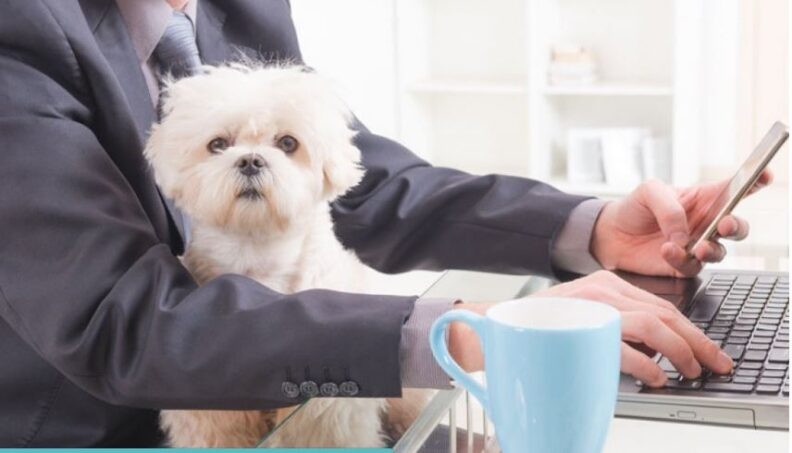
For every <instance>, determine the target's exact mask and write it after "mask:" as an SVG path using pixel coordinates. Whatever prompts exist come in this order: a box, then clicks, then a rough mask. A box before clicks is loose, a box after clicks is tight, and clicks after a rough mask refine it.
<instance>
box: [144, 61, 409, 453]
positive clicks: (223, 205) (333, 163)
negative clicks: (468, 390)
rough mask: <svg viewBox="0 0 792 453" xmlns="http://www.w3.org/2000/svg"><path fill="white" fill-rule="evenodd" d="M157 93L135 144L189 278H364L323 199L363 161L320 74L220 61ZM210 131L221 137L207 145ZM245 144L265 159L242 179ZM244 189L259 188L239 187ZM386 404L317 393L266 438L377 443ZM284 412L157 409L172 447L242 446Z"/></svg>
mask: <svg viewBox="0 0 792 453" xmlns="http://www.w3.org/2000/svg"><path fill="white" fill-rule="evenodd" d="M165 99H166V101H165V103H164V105H163V118H164V119H163V120H162V122H161V123H160V124H158V125H155V126H154V128H153V129H152V133H151V136H150V139H149V141H148V144H147V147H146V150H145V155H146V157H147V159H148V160H149V162H150V163H151V165H152V167H153V169H154V174H155V178H156V181H157V183H158V184H159V185H160V188H161V189H162V191H163V193H164V194H165V196H167V197H170V198H171V199H173V200H174V202H175V203H176V205H177V206H178V207H179V208H180V209H182V210H183V211H184V212H185V213H186V214H187V215H188V216H189V218H190V221H191V232H192V239H191V243H190V244H188V247H187V251H186V254H185V257H184V263H185V264H186V266H187V267H188V269H190V271H191V272H192V273H193V275H194V276H195V278H196V280H197V281H198V282H199V283H200V282H205V281H207V280H209V279H211V278H213V277H215V276H217V275H220V274H224V273H237V274H243V275H246V276H249V277H251V278H253V279H255V280H257V281H259V282H261V283H262V284H264V285H266V286H268V287H270V288H272V289H275V290H277V291H279V292H282V293H293V292H297V291H301V290H305V289H310V288H328V289H334V290H343V291H354V292H364V291H366V290H367V289H368V288H367V287H366V281H367V278H368V277H367V274H368V273H370V272H373V271H372V270H370V269H369V268H367V267H366V266H364V265H363V264H362V263H361V262H360V261H359V260H358V259H357V257H356V256H355V255H354V254H353V253H351V252H349V251H347V250H345V249H344V248H343V247H342V245H341V244H340V243H339V242H338V240H337V238H336V237H335V234H334V232H333V225H332V220H331V217H330V212H329V202H331V201H332V200H334V199H335V198H337V197H338V196H339V195H342V194H344V193H345V192H347V191H348V190H349V189H350V188H352V187H354V186H355V185H357V184H358V183H359V181H360V180H361V178H362V177H363V170H362V169H361V167H360V165H359V161H360V151H359V150H358V149H357V148H356V147H355V146H354V145H353V144H352V138H353V136H354V132H353V131H352V130H350V128H349V127H348V124H349V121H350V116H351V115H350V113H349V111H348V110H347V108H346V107H345V105H344V103H343V102H342V101H341V100H340V99H339V98H338V97H337V96H336V95H335V94H334V90H333V89H332V87H331V86H330V85H329V84H328V82H327V81H326V80H324V79H323V78H322V77H320V76H319V75H317V74H315V73H310V72H306V71H303V70H301V69H300V68H298V67H256V66H252V67H251V66H242V65H235V66H225V67H218V68H210V69H208V72H207V73H205V74H200V75H197V76H193V77H190V78H187V79H183V80H180V81H177V82H171V83H169V84H168V86H167V88H166V97H165ZM284 134H288V135H291V136H293V137H295V138H296V139H297V140H298V142H299V148H298V149H297V151H296V152H294V153H293V154H287V153H284V151H282V150H281V149H279V148H278V147H277V146H276V142H277V140H278V139H279V138H280V137H282V136H283V135H284ZM216 137H222V138H225V139H227V140H228V141H229V142H230V144H231V146H230V147H228V148H227V149H225V150H224V151H222V152H221V153H210V152H209V151H208V148H207V145H208V143H209V142H210V141H211V140H212V139H214V138H216ZM249 154H255V155H257V156H259V157H260V158H261V159H263V160H264V161H265V162H266V166H265V168H263V171H262V172H261V173H260V175H258V176H257V177H255V178H252V179H251V178H246V177H243V176H242V175H241V174H240V173H239V172H238V169H237V168H236V166H235V164H236V162H237V159H239V158H240V157H241V156H244V155H249ZM251 189H252V190H253V191H255V192H256V193H258V194H259V195H260V196H259V197H258V198H251V197H241V196H240V194H241V193H242V192H243V191H245V190H247V191H250V190H251ZM262 347H266V345H262ZM229 352H230V351H229ZM420 403H421V396H420V393H419V394H416V395H414V397H413V398H412V400H411V401H410V402H404V401H403V400H402V401H401V402H399V401H398V400H397V401H396V402H395V403H394V404H393V411H392V414H391V418H392V419H393V420H392V423H393V424H396V425H405V424H409V421H405V420H404V418H405V417H406V418H412V417H414V416H415V415H416V414H417V405H418V404H420ZM385 408H386V401H385V400H384V399H378V398H369V399H364V398H336V399H318V400H315V401H312V402H311V404H309V405H308V406H307V408H304V409H303V410H300V411H299V412H297V413H296V414H295V415H294V416H293V417H294V418H293V419H291V420H290V422H289V423H288V424H287V426H286V427H284V428H281V429H278V430H277V432H276V433H275V434H273V436H275V437H274V438H273V439H271V440H270V445H273V446H301V447H320V446H321V447H329V446H336V447H379V446H382V445H383V444H384V436H383V429H382V424H381V422H380V415H381V412H382V411H383V410H385ZM290 412H291V411H290V410H279V411H277V413H274V412H273V411H270V412H267V411H212V410H206V411H197V410H191V411H172V410H167V411H163V412H162V415H161V422H162V426H163V428H164V430H165V431H166V433H167V435H168V438H169V441H170V444H171V445H172V446H175V447H248V446H252V445H255V444H256V442H257V441H258V440H259V439H260V438H261V437H262V435H264V434H266V433H267V432H268V430H270V429H271V427H272V425H273V423H276V422H278V421H281V420H282V419H283V418H284V417H285V416H287V415H288V414H289V413H290Z"/></svg>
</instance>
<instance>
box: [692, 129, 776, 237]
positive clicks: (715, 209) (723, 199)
mask: <svg viewBox="0 0 792 453" xmlns="http://www.w3.org/2000/svg"><path fill="white" fill-rule="evenodd" d="M788 136H789V132H788V131H787V127H786V126H785V125H784V124H783V123H781V122H776V123H775V124H773V127H771V128H770V130H769V131H768V132H767V134H765V136H764V138H763V139H762V141H761V142H759V144H758V145H757V146H756V148H755V149H754V150H753V152H752V153H751V155H750V156H748V158H747V159H746V160H745V162H743V164H742V165H741V166H740V168H739V169H738V170H737V173H736V174H735V175H734V176H733V177H732V179H731V180H730V181H729V184H728V185H727V186H726V187H725V188H724V189H723V191H721V193H720V194H719V195H718V197H717V198H716V199H715V201H714V202H713V203H712V204H711V205H710V206H709V208H707V211H706V213H705V214H704V215H703V216H697V217H699V218H700V219H701V220H699V221H698V223H697V224H696V225H695V226H694V227H693V233H692V234H691V236H690V237H691V238H692V240H691V241H690V244H689V246H688V250H692V249H693V247H695V245H696V244H697V243H699V242H700V241H702V240H707V239H710V238H711V237H712V236H713V234H714V232H715V231H717V224H718V222H719V221H720V220H721V219H722V218H723V217H724V216H726V215H728V214H729V213H730V212H731V211H732V210H733V209H734V207H735V206H736V205H737V203H738V202H739V201H740V200H741V199H742V197H744V196H745V194H747V193H748V190H749V189H750V188H751V186H752V185H753V184H754V183H755V182H756V179H757V178H758V177H759V175H760V174H761V173H762V171H763V170H764V169H765V167H767V164H768V163H770V160H771V159H772V158H773V156H775V154H776V152H777V151H778V149H779V148H781V146H782V145H783V144H784V142H785V141H786V140H787V137H788Z"/></svg>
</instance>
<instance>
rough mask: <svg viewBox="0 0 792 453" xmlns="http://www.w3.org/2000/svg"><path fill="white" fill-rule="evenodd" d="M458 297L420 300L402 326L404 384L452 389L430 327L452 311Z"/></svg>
mask: <svg viewBox="0 0 792 453" xmlns="http://www.w3.org/2000/svg"><path fill="white" fill-rule="evenodd" d="M454 302H456V300H454V299H418V301H416V302H415V308H413V311H412V314H411V315H410V317H409V319H408V320H407V322H405V323H404V327H402V335H401V344H400V354H401V378H402V387H406V388H434V389H450V388H451V380H450V379H449V377H448V375H447V374H446V373H445V371H443V369H442V368H440V366H439V365H438V364H437V362H436V361H435V359H434V356H433V355H432V350H431V349H430V348H429V329H430V328H431V327H432V323H433V322H434V321H435V319H437V318H439V317H440V315H442V314H443V313H445V312H447V311H449V310H451V308H452V307H453V306H454Z"/></svg>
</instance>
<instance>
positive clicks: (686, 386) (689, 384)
mask: <svg viewBox="0 0 792 453" xmlns="http://www.w3.org/2000/svg"><path fill="white" fill-rule="evenodd" d="M665 386H666V388H669V389H674V390H698V389H700V388H701V381H700V380H698V379H680V380H674V381H668V382H666V385H665Z"/></svg>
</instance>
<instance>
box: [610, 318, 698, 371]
mask: <svg viewBox="0 0 792 453" xmlns="http://www.w3.org/2000/svg"><path fill="white" fill-rule="evenodd" d="M622 321H623V324H622V338H623V339H625V340H628V341H634V340H638V341H641V342H642V343H645V344H647V345H648V346H649V347H651V348H652V349H654V350H656V351H657V352H659V353H661V354H663V355H664V356H666V357H668V360H670V361H671V363H673V364H674V367H676V369H677V370H679V372H680V373H682V374H683V375H684V376H685V377H688V378H695V377H698V376H699V375H701V365H699V363H698V361H697V360H696V356H695V355H694V354H693V350H692V349H691V347H690V345H688V344H687V342H686V341H685V340H684V338H682V337H681V336H680V335H679V334H677V333H676V332H675V331H674V330H673V329H671V327H669V326H668V325H667V324H665V323H664V322H663V321H661V320H660V319H659V317H658V316H656V315H655V314H654V313H650V312H646V311H628V312H622Z"/></svg>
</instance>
